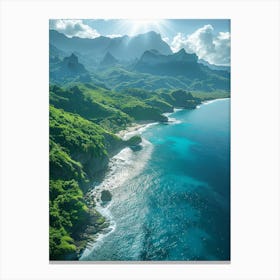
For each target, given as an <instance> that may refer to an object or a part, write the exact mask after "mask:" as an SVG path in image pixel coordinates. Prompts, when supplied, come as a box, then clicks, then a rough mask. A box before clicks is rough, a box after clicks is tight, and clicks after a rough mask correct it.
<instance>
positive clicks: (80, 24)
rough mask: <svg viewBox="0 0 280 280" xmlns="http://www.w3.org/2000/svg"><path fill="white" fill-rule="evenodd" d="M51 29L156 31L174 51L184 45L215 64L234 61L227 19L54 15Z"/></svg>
mask: <svg viewBox="0 0 280 280" xmlns="http://www.w3.org/2000/svg"><path fill="white" fill-rule="evenodd" d="M50 29H55V30H57V31H59V32H61V33H64V34H65V35H66V36H68V37H73V36H77V37H81V38H96V37H99V36H106V37H111V38H114V37H120V36H124V35H128V36H136V35H138V34H143V33H145V32H148V31H155V32H157V33H160V35H161V38H162V39H163V40H164V41H165V42H166V43H168V44H169V46H170V48H171V50H172V51H173V52H177V51H179V50H180V49H182V48H184V49H185V50H186V51H187V52H188V53H196V54H197V56H198V58H200V59H204V60H206V61H207V62H209V63H211V64H216V65H230V20H227V19H83V20H82V19H53V20H50Z"/></svg>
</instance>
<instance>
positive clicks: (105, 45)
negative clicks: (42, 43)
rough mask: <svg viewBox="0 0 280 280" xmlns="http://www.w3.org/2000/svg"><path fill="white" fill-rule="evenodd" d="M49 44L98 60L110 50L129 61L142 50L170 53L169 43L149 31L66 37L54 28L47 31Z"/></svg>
mask: <svg viewBox="0 0 280 280" xmlns="http://www.w3.org/2000/svg"><path fill="white" fill-rule="evenodd" d="M49 41H50V44H51V45H53V46H55V47H56V48H58V49H60V50H62V51H64V52H66V53H73V52H78V53H80V54H81V55H88V56H89V57H90V56H94V57H95V58H99V59H100V61H101V60H102V58H103V57H104V56H105V55H106V53H107V52H110V53H111V55H113V56H114V57H115V58H116V59H118V60H124V61H129V60H133V59H135V58H140V57H141V55H142V54H143V52H145V51H146V50H149V49H155V50H158V51H159V52H161V53H162V54H165V55H168V54H172V51H171V49H170V47H169V45H168V44H167V43H166V42H164V41H163V40H162V38H161V36H160V34H158V33H156V32H154V31H150V32H147V33H144V34H139V35H136V36H131V37H130V36H127V35H125V36H122V37H117V38H108V37H104V36H100V37H97V38H94V39H88V38H79V37H72V38H68V37H66V36H65V35H64V34H62V33H59V32H57V31H56V30H50V31H49Z"/></svg>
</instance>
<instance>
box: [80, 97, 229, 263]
mask: <svg viewBox="0 0 280 280" xmlns="http://www.w3.org/2000/svg"><path fill="white" fill-rule="evenodd" d="M224 99H230V97H229V98H217V99H210V100H206V101H202V102H201V103H200V104H199V105H197V106H196V108H194V109H199V108H200V106H202V105H207V104H211V103H213V102H216V101H220V100H224ZM194 109H192V110H194ZM181 110H188V108H174V110H173V112H168V113H163V115H165V116H166V117H167V118H168V122H167V123H170V124H171V123H174V122H175V123H176V119H174V118H172V117H171V118H170V115H172V114H174V113H176V112H178V111H181ZM156 124H159V122H155V121H145V122H134V123H132V124H131V125H130V126H128V127H127V128H126V129H123V130H120V131H119V132H117V133H115V135H116V136H118V137H120V138H122V139H123V140H128V139H129V138H130V137H132V136H134V135H135V134H137V133H139V134H141V132H142V131H143V130H145V129H146V128H148V127H150V126H152V125H156ZM127 148H128V147H125V148H123V149H122V150H121V151H123V150H125V149H127ZM121 151H120V153H121ZM116 156H118V154H117V155H116ZM116 156H114V157H111V158H110V162H113V161H114V158H115V157H116ZM114 164H116V162H114ZM110 171H111V167H110V166H108V167H107V170H106V171H105V172H106V173H107V176H108V174H110ZM105 181H106V177H104V179H103V180H102V181H101V182H99V183H98V184H94V185H93V186H92V188H90V190H89V191H88V192H87V193H86V194H85V197H86V198H87V201H90V203H91V204H92V210H93V211H95V213H98V215H99V216H100V217H101V218H102V219H103V223H101V224H100V227H99V226H97V227H96V230H95V231H94V232H91V233H87V234H86V244H85V246H84V247H83V248H82V250H81V251H80V255H79V258H78V259H79V260H80V258H81V257H85V258H86V257H87V256H88V255H89V254H90V252H91V251H90V250H92V249H93V247H94V246H96V243H98V241H102V239H103V238H104V237H105V236H107V235H108V234H110V233H111V232H113V231H114V229H115V226H116V225H115V224H114V221H112V217H111V215H110V213H109V210H108V206H109V205H110V203H111V201H109V202H107V203H105V204H103V202H102V200H101V199H100V194H101V192H102V191H103V190H109V191H110V189H108V186H107V183H106V182H105ZM87 228H88V229H90V228H91V226H90V225H88V227H87ZM81 261H83V259H82V260H81Z"/></svg>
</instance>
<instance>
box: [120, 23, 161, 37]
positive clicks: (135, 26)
mask: <svg viewBox="0 0 280 280" xmlns="http://www.w3.org/2000/svg"><path fill="white" fill-rule="evenodd" d="M124 23H125V28H126V29H127V33H128V35H136V34H139V33H145V32H148V31H155V32H158V33H160V32H161V31H162V26H163V25H164V20H162V19H157V20H154V19H128V20H125V22H124Z"/></svg>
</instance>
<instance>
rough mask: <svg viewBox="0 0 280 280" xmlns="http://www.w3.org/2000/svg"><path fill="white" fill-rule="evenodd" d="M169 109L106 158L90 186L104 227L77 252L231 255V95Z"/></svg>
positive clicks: (155, 257)
mask: <svg viewBox="0 0 280 280" xmlns="http://www.w3.org/2000/svg"><path fill="white" fill-rule="evenodd" d="M168 117H169V120H170V121H169V123H168V124H158V123H154V124H149V125H147V126H146V127H144V128H141V129H140V130H139V131H138V132H137V133H140V134H141V136H142V138H143V142H142V144H141V146H140V147H139V148H138V149H134V150H132V149H130V148H125V149H124V150H122V151H121V152H120V153H119V154H118V155H116V156H115V157H114V158H112V160H111V162H110V166H109V170H108V173H107V175H106V177H105V179H104V180H103V181H102V182H101V183H99V184H98V185H97V186H96V187H95V188H94V190H93V195H94V197H95V198H96V200H97V205H98V206H97V209H98V210H99V211H100V212H101V213H102V215H104V216H105V217H106V218H107V219H108V221H110V227H109V228H108V229H107V230H106V231H105V232H104V233H103V234H99V236H98V237H97V240H96V242H94V243H93V244H88V247H87V249H86V250H85V251H84V253H83V255H82V256H81V258H80V260H83V261H89V260H90V261H197V260H203V261H211V260H215V261H228V260H230V99H218V100H213V101H209V102H206V103H204V104H201V105H200V106H198V107H197V108H196V109H194V110H176V111H175V112H174V113H172V114H169V115H168ZM128 136H131V135H127V137H128ZM104 189H107V190H109V191H110V192H111V193H112V195H113V197H112V201H111V202H110V203H108V204H107V205H101V204H100V201H99V197H100V192H101V191H102V190H104Z"/></svg>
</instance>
